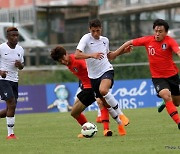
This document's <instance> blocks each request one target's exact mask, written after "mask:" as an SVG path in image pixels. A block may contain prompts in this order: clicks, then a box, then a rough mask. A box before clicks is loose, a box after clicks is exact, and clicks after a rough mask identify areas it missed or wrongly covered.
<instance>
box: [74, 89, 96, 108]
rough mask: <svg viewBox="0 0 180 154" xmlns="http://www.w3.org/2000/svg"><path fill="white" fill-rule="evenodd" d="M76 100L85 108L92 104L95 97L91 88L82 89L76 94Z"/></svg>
mask: <svg viewBox="0 0 180 154" xmlns="http://www.w3.org/2000/svg"><path fill="white" fill-rule="evenodd" d="M77 98H78V99H79V100H80V101H81V103H83V104H84V105H85V106H86V107H87V106H89V105H91V104H92V103H94V102H95V101H96V100H95V95H94V91H93V89H92V88H87V89H82V91H81V92H80V93H79V94H77Z"/></svg>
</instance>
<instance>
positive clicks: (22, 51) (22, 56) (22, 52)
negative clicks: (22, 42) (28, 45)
mask: <svg viewBox="0 0 180 154" xmlns="http://www.w3.org/2000/svg"><path fill="white" fill-rule="evenodd" d="M20 61H21V63H24V49H23V48H21V59H20Z"/></svg>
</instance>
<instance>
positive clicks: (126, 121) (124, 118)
mask: <svg viewBox="0 0 180 154" xmlns="http://www.w3.org/2000/svg"><path fill="white" fill-rule="evenodd" d="M119 118H120V120H121V121H122V123H123V125H124V126H127V125H129V119H128V118H127V117H126V116H125V115H124V114H122V115H120V116H119Z"/></svg>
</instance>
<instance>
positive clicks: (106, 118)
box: [101, 107, 109, 130]
mask: <svg viewBox="0 0 180 154" xmlns="http://www.w3.org/2000/svg"><path fill="white" fill-rule="evenodd" d="M101 120H102V123H103V126H104V130H105V129H109V112H108V110H107V108H105V107H104V108H102V109H101Z"/></svg>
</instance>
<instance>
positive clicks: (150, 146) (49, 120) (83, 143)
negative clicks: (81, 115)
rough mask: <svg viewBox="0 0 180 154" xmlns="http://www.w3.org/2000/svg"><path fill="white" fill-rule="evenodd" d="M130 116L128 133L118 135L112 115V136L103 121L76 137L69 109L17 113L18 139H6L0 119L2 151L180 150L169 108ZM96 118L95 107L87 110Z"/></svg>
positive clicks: (81, 153)
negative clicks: (94, 129) (87, 135)
mask: <svg viewBox="0 0 180 154" xmlns="http://www.w3.org/2000/svg"><path fill="white" fill-rule="evenodd" d="M124 113H125V114H126V115H127V117H129V119H130V125H128V126H127V127H126V130H127V135H126V136H119V135H118V132H117V124H116V123H115V121H113V119H111V120H110V121H111V122H110V128H111V130H112V131H113V136H112V137H104V136H103V133H102V132H103V127H102V124H99V123H98V124H97V127H98V133H97V134H96V136H95V137H93V138H90V139H89V138H82V139H79V138H77V135H78V133H80V126H79V125H78V124H77V123H76V121H75V120H74V119H73V118H72V117H71V116H70V113H38V114H21V115H20V114H19V115H16V125H15V134H16V135H17V136H18V137H19V139H18V140H6V139H5V137H6V135H7V130H6V124H5V123H6V121H5V119H0V126H1V127H0V151H1V152H2V153H4V154H10V153H13V154H24V153H26V154H36V153H37V154H56V153H57V154H72V153H74V154H84V153H85V154H92V153H93V154H94V153H96V154H110V153H111V154H121V153H122V154H123V153H128V154H129V153H133V154H136V153H137V154H141V153H142V154H146V153H150V154H152V153H158V154H160V153H163V154H164V153H180V142H179V138H180V130H178V128H177V125H176V124H175V123H174V122H173V121H172V120H171V119H170V117H169V116H168V115H167V113H166V111H163V112H162V113H158V112H157V109H156V108H146V109H127V110H124ZM85 115H86V116H87V118H88V120H89V121H91V122H95V118H96V115H97V112H96V111H92V112H85Z"/></svg>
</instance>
